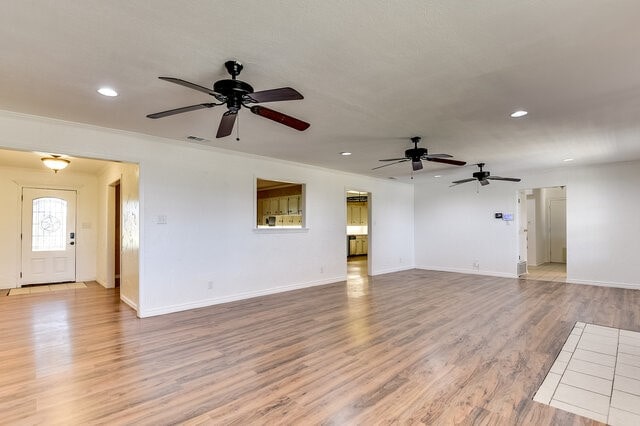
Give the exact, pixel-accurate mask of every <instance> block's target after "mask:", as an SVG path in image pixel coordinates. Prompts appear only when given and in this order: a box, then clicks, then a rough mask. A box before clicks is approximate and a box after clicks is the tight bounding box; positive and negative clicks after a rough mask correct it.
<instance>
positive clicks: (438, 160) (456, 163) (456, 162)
mask: <svg viewBox="0 0 640 426" xmlns="http://www.w3.org/2000/svg"><path fill="white" fill-rule="evenodd" d="M425 160H427V161H433V162H436V163H446V164H453V165H454V166H464V165H465V164H467V162H466V161H460V160H450V159H448V158H431V157H427V158H425Z"/></svg>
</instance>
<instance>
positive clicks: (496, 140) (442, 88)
mask: <svg viewBox="0 0 640 426" xmlns="http://www.w3.org/2000/svg"><path fill="white" fill-rule="evenodd" d="M639 18H640V2H639V1H637V0H563V1H557V0H554V1H547V0H535V1H534V0H528V1H523V0H491V1H469V0H440V1H424V0H420V1H418V0H415V1H409V0H407V1H390V0H366V1H365V0H358V1H349V2H344V1H337V0H330V1H280V2H270V1H257V0H251V1H238V2H229V1H211V0H206V1H205V0H202V1H189V2H178V1H167V0H154V1H124V0H112V1H101V0H86V1H69V0H56V1H53V0H48V1H46V0H41V1H37V2H33V1H14V2H9V3H8V4H6V5H4V6H3V8H2V14H0V52H2V53H1V54H0V109H5V110H11V111H18V112H25V113H30V114H36V115H42V116H49V117H55V118H60V119H65V120H70V121H77V122H83V123H90V124H95V125H99V126H106V127H111V128H116V129H124V130H130V131H135V132H141V133H146V134H151V135H158V136H163V137H168V138H174V139H176V143H177V144H181V143H186V142H185V141H184V138H185V137H186V136H187V135H196V136H199V137H203V138H207V139H211V140H212V142H211V145H212V146H216V147H221V148H227V149H232V150H237V151H244V152H251V153H254V154H259V155H265V156H270V157H276V158H281V159H286V160H292V161H296V162H301V163H307V164H314V165H318V166H323V167H329V168H333V169H339V170H345V171H350V172H355V173H361V174H369V175H372V176H379V177H388V176H396V177H401V178H402V177H406V176H408V175H409V174H410V168H411V167H410V164H407V163H404V164H401V165H395V166H390V167H386V168H383V169H380V170H376V171H371V168H373V167H375V166H378V165H379V164H380V163H378V161H377V160H378V159H381V158H389V157H398V156H402V153H403V151H404V149H406V148H408V147H409V140H408V137H410V136H413V135H421V136H423V137H424V143H423V146H425V147H427V148H429V150H430V152H432V153H435V152H445V153H449V154H452V155H454V156H455V157H456V158H459V159H462V160H466V161H468V162H470V163H471V162H480V161H484V162H486V163H487V164H488V166H487V168H488V169H490V170H492V171H493V172H494V173H495V174H504V173H503V171H509V170H516V169H536V168H548V167H555V166H562V165H563V163H562V161H561V160H562V159H563V158H566V157H572V158H575V162H574V164H590V163H600V162H611V161H620V160H629V159H637V158H640V120H638V117H640V25H638V21H639ZM231 58H236V59H238V60H240V61H241V62H243V63H244V65H245V69H244V71H243V72H242V74H241V76H240V79H242V80H244V81H247V82H248V83H250V84H252V85H253V86H254V88H255V89H256V90H264V89H270V88H275V87H281V86H291V87H294V88H296V89H297V90H299V91H300V92H301V93H302V94H303V95H304V96H305V99H304V100H302V101H291V102H281V103H273V104H268V106H269V107H272V108H274V109H277V110H279V111H282V112H284V113H287V114H291V115H294V116H296V117H298V118H300V119H302V120H305V121H308V122H310V123H311V127H310V128H309V129H308V130H307V131H305V132H297V131H295V130H292V129H289V128H287V127H284V126H281V125H278V124H276V123H274V122H271V121H269V120H265V119H263V118H261V117H258V116H255V115H253V114H251V113H250V112H249V111H247V110H243V111H242V112H241V116H240V137H241V140H240V141H239V142H238V141H236V140H235V133H234V135H233V136H230V137H227V138H224V139H218V140H216V139H215V132H216V129H217V125H218V121H219V119H220V116H221V114H222V112H224V110H223V109H221V108H220V107H218V108H214V109H208V110H201V111H196V112H191V113H187V114H181V115H176V116H173V117H169V118H164V119H159V120H150V119H147V118H146V117H145V115H146V114H149V113H152V112H157V111H161V110H165V109H170V108H176V107H180V106H186V105H191V104H195V103H201V102H210V101H212V100H213V98H211V97H209V96H207V95H205V94H202V93H199V92H196V91H193V90H189V89H187V88H184V87H180V86H177V85H174V84H171V83H167V82H164V81H161V80H158V78H157V77H158V76H173V77H178V78H183V79H186V80H189V81H192V82H195V83H198V84H201V85H205V86H211V85H212V83H213V82H214V81H216V80H218V79H222V78H227V74H226V71H225V70H224V67H223V63H224V62H225V61H226V60H228V59H231ZM102 85H109V86H113V87H115V88H116V89H117V90H118V91H119V92H120V96H118V97H117V98H105V97H102V96H99V95H97V94H96V89H97V88H98V87H99V86H102ZM518 108H525V109H527V110H529V111H530V114H529V116H527V117H526V118H523V119H519V120H513V119H510V118H508V114H509V113H510V112H511V111H513V110H515V109H518ZM341 151H350V152H352V153H353V155H352V156H350V157H342V156H340V155H338V153H339V152H341ZM444 167H445V168H447V169H451V166H444ZM441 168H442V166H441V165H437V164H433V163H427V164H426V165H425V169H424V170H423V171H421V172H419V173H421V174H429V173H431V172H435V171H436V170H439V169H441ZM439 172H441V173H449V172H448V171H442V170H439Z"/></svg>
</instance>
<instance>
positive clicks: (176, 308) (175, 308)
mask: <svg viewBox="0 0 640 426" xmlns="http://www.w3.org/2000/svg"><path fill="white" fill-rule="evenodd" d="M346 279H347V277H346V275H341V276H337V277H333V278H327V279H324V280H317V281H308V282H305V283H299V284H289V285H284V286H280V287H272V288H268V289H265V290H257V291H248V292H244V293H237V294H232V295H229V296H222V297H214V298H211V299H204V300H198V301H195V302H187V303H179V304H176V305H168V306H161V307H158V308H151V309H145V310H139V311H138V316H139V317H140V318H147V317H152V316H156V315H164V314H170V313H173V312H180V311H187V310H189V309H197V308H204V307H206V306H212V305H218V304H221V303H228V302H235V301H237V300H244V299H251V298H254V297H259V296H267V295H269V294H275V293H283V292H285V291H291V290H298V289H302V288H308V287H315V286H320V285H327V284H334V283H337V282H340V281H346ZM120 297H121V298H122V296H120Z"/></svg>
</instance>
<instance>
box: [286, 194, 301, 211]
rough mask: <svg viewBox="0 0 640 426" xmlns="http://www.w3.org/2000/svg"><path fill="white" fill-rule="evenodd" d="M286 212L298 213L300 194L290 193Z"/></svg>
mask: <svg viewBox="0 0 640 426" xmlns="http://www.w3.org/2000/svg"><path fill="white" fill-rule="evenodd" d="M287 201H288V213H289V214H300V196H299V195H292V196H290V197H288V200H287Z"/></svg>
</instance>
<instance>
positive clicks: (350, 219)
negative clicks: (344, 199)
mask: <svg viewBox="0 0 640 426" xmlns="http://www.w3.org/2000/svg"><path fill="white" fill-rule="evenodd" d="M368 214H369V212H368V209H367V206H366V204H362V203H349V204H348V205H347V225H354V226H363V225H366V224H367V216H368Z"/></svg>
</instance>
